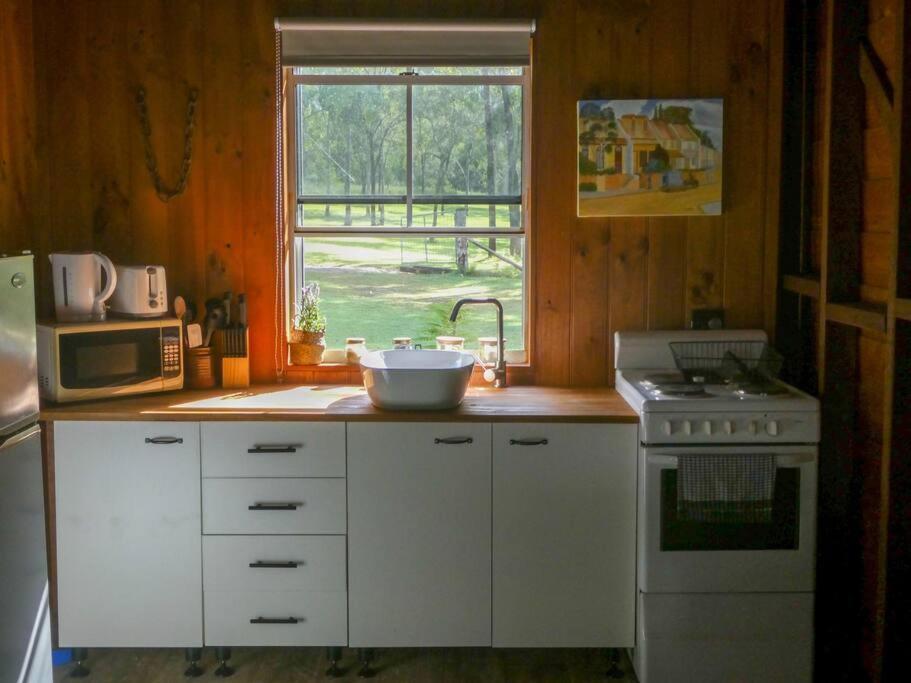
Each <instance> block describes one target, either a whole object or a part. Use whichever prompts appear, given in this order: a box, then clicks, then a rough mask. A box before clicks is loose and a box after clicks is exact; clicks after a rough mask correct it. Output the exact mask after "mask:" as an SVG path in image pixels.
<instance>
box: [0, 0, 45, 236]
mask: <svg viewBox="0 0 911 683" xmlns="http://www.w3.org/2000/svg"><path fill="white" fill-rule="evenodd" d="M33 20H34V12H33V9H32V2H31V0H11V1H10V2H5V3H3V4H2V5H0V87H2V92H3V96H2V97H0V252H4V251H5V252H8V253H12V252H14V251H20V250H23V249H32V250H35V249H37V244H35V241H34V237H35V235H34V232H33V228H34V226H35V225H36V206H35V204H34V203H33V202H32V201H31V198H32V196H33V195H34V193H35V192H36V190H37V187H36V186H37V185H38V183H39V182H40V179H39V178H40V167H39V156H38V154H37V149H36V147H37V145H38V143H39V140H38V138H39V128H38V107H37V99H36V97H37V92H36V84H37V79H36V77H35V52H36V49H35V48H36V45H35V41H34V30H35V25H34V21H33Z"/></svg>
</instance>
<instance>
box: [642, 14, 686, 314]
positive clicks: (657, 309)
mask: <svg viewBox="0 0 911 683" xmlns="http://www.w3.org/2000/svg"><path fill="white" fill-rule="evenodd" d="M694 11H696V10H694V7H693V5H692V4H690V3H683V2H675V3H672V4H670V5H668V6H665V7H661V8H659V9H658V11H656V12H652V13H651V15H650V16H649V37H650V40H649V50H650V61H651V69H650V73H649V81H650V93H649V94H650V95H651V96H652V97H661V98H665V97H668V98H669V97H682V96H684V95H686V94H687V93H684V92H683V86H682V85H681V84H684V83H688V82H689V75H690V70H691V65H690V60H691V45H690V43H689V40H690V22H691V20H692V14H693V12H694ZM668 36H678V37H679V39H678V40H668ZM686 227H687V219H686V218H685V217H683V216H667V217H654V218H649V220H648V281H647V288H648V297H647V302H646V305H647V319H646V323H647V326H648V329H650V330H661V329H678V330H679V329H682V328H683V327H685V325H686V317H687V316H686V234H687V230H686Z"/></svg>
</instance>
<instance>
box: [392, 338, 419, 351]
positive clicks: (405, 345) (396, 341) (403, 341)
mask: <svg viewBox="0 0 911 683" xmlns="http://www.w3.org/2000/svg"><path fill="white" fill-rule="evenodd" d="M392 348H393V349H413V348H414V344H413V343H412V341H411V337H394V338H393V339H392Z"/></svg>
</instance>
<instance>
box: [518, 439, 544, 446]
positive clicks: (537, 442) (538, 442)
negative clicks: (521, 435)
mask: <svg viewBox="0 0 911 683" xmlns="http://www.w3.org/2000/svg"><path fill="white" fill-rule="evenodd" d="M509 445H510V446H546V445H547V439H510V440H509Z"/></svg>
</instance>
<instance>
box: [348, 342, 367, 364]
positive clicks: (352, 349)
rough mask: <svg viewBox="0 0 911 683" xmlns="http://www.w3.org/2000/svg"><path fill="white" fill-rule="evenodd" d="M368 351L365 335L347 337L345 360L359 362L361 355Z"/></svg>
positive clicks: (352, 362)
mask: <svg viewBox="0 0 911 683" xmlns="http://www.w3.org/2000/svg"><path fill="white" fill-rule="evenodd" d="M365 353H367V340H366V339H364V337H348V338H347V339H345V360H346V361H348V362H349V363H351V364H355V363H359V362H360V360H361V356H363V355H364V354H365Z"/></svg>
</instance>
